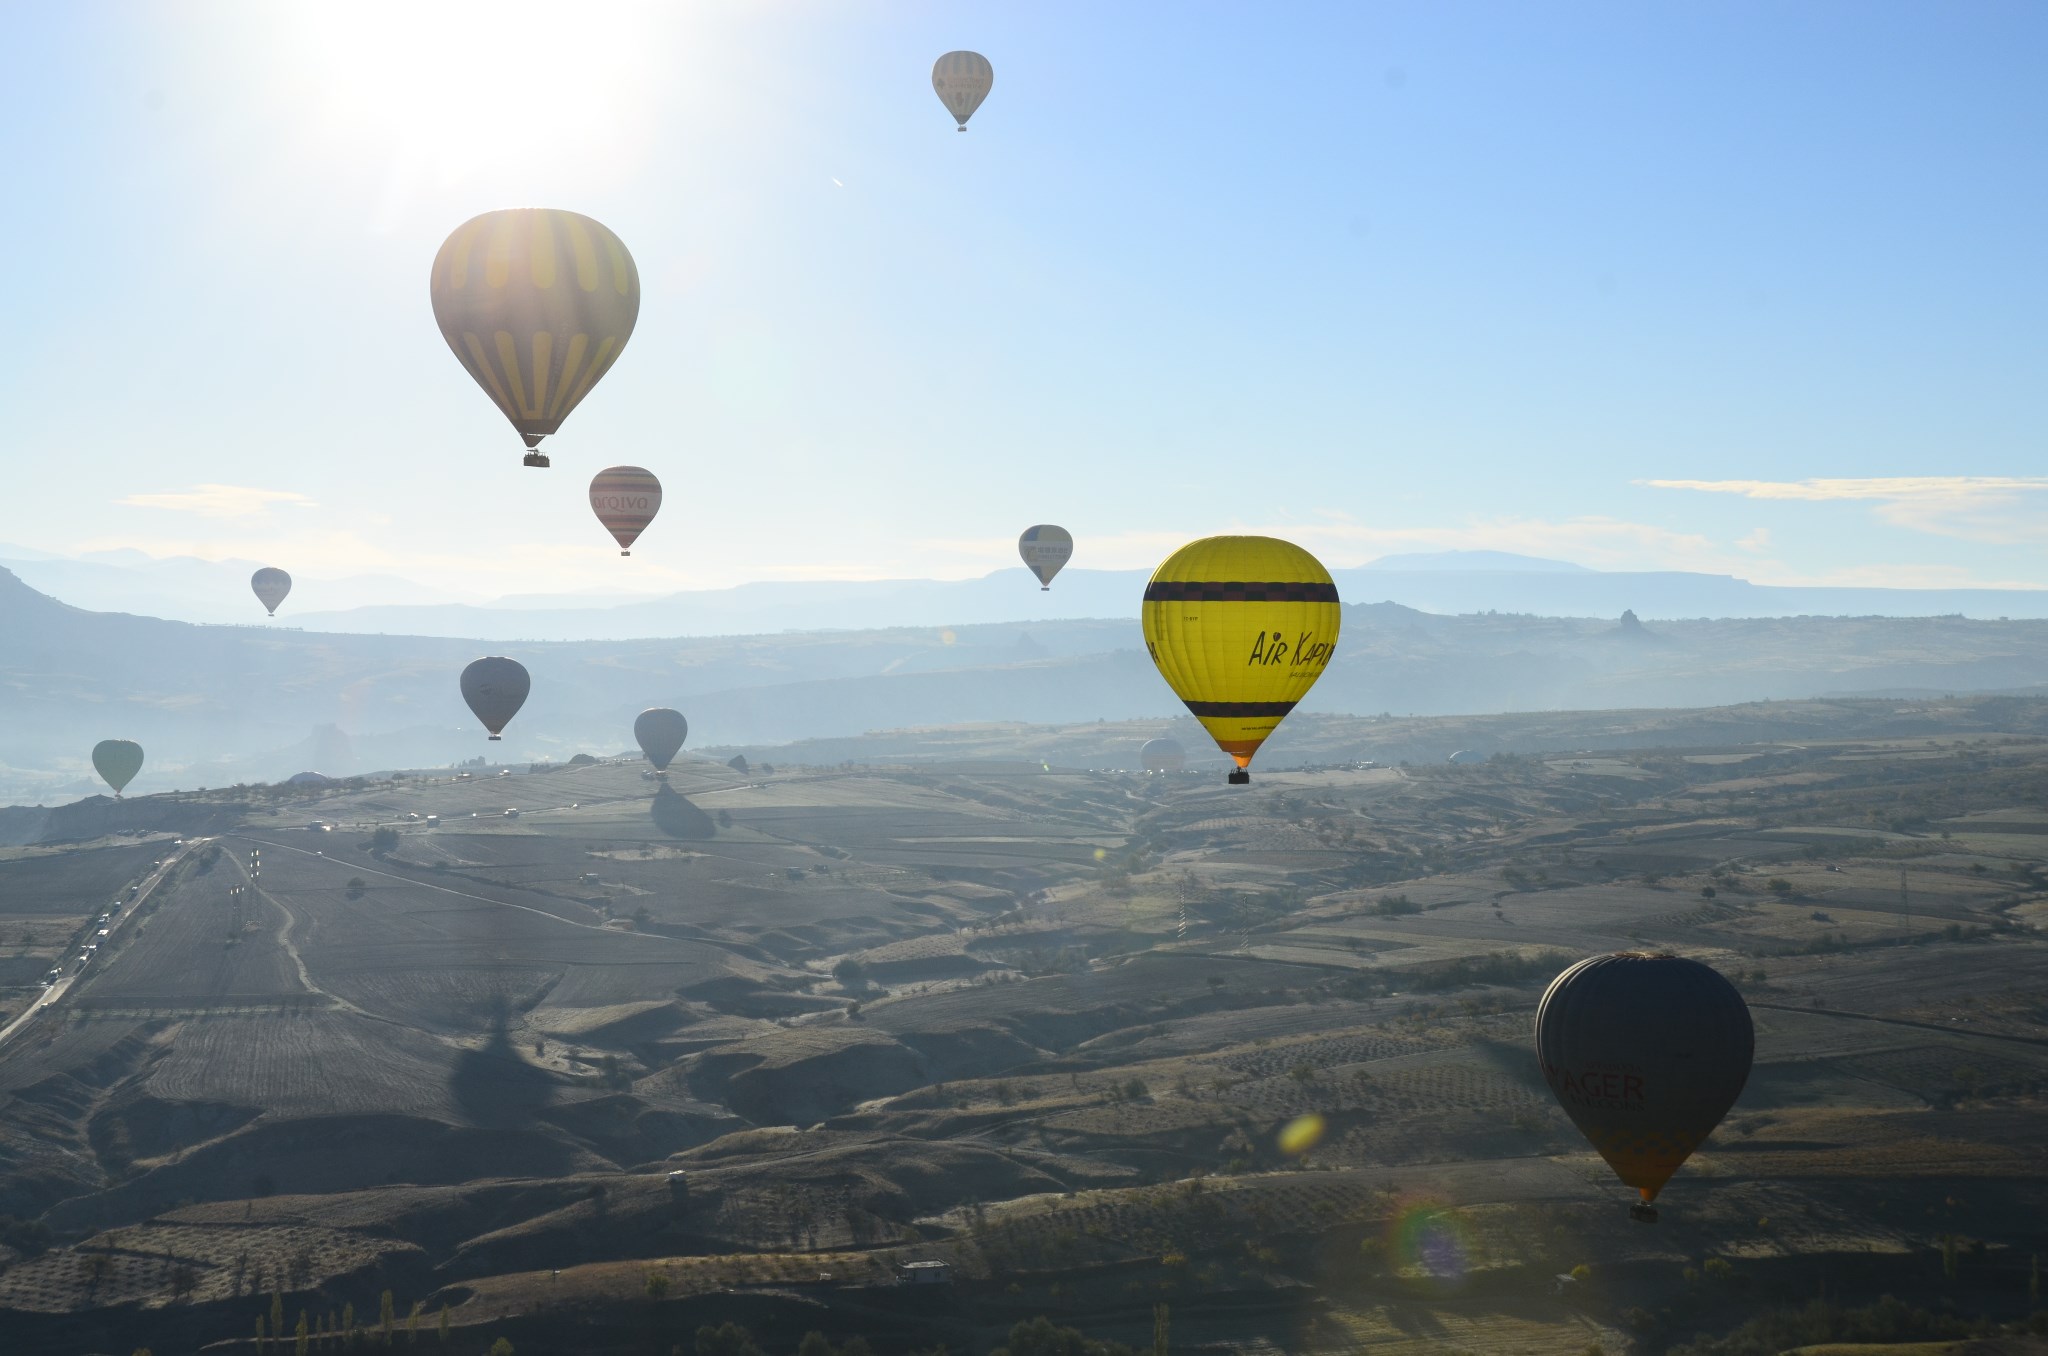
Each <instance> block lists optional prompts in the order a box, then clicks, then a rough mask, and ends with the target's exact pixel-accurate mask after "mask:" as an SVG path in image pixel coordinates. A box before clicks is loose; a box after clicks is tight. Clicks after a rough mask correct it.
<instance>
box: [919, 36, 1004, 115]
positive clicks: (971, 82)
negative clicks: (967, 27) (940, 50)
mask: <svg viewBox="0 0 2048 1356" xmlns="http://www.w3.org/2000/svg"><path fill="white" fill-rule="evenodd" d="M995 83H996V69H995V67H993V66H991V65H989V64H988V58H987V57H985V56H983V55H982V54H981V53H979V52H948V53H946V54H945V55H944V56H942V57H940V58H939V59H938V60H937V61H935V62H933V63H932V89H933V90H935V91H936V92H937V93H938V96H939V102H940V103H942V104H944V105H945V106H946V111H947V112H948V113H951V114H952V115H953V121H955V122H957V123H959V124H960V130H961V131H963V132H964V131H966V130H967V120H968V119H969V118H971V117H973V116H974V110H975V109H977V108H980V107H981V101H982V100H983V99H986V98H988V92H989V91H990V90H991V89H993V88H994V87H995Z"/></svg>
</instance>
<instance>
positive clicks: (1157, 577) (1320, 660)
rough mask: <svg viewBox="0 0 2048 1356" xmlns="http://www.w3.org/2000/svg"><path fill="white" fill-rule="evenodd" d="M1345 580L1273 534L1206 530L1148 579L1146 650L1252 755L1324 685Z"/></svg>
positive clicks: (1245, 778) (1213, 723)
mask: <svg viewBox="0 0 2048 1356" xmlns="http://www.w3.org/2000/svg"><path fill="white" fill-rule="evenodd" d="M1342 614H1343V609H1342V607H1341V606H1340V605H1339V604H1338V602H1337V586H1336V585H1335V584H1334V583H1332V582H1331V581H1330V572H1329V571H1328V570H1325V569H1324V568H1323V566H1322V563H1321V562H1320V561H1318V560H1317V559H1316V558H1315V557H1314V556H1312V555H1310V554H1309V553H1308V552H1306V551H1304V550H1302V549H1301V548H1300V547H1299V546H1296V545H1294V544H1293V543H1292V542H1285V541H1280V540H1278V539H1277V538H1274V537H1204V538H1202V540H1200V541H1194V542H1189V543H1188V544H1187V545H1186V546H1183V547H1181V548H1180V550H1178V551H1175V552H1174V553H1173V554H1172V555H1170V556H1168V557H1167V558H1166V561H1165V563H1163V564H1162V565H1160V567H1159V568H1158V569H1157V570H1154V571H1153V572H1152V581H1151V582H1150V583H1149V584H1147V585H1145V604H1144V607H1143V609H1142V618H1143V621H1144V627H1145V648H1146V649H1147V650H1149V651H1151V654H1152V662H1153V663H1154V664H1157V665H1158V666H1159V674H1160V676H1161V677H1163V678H1164V679H1166V685H1167V686H1168V687H1170V688H1172V689H1173V691H1174V694H1175V695H1176V696H1178V697H1179V698H1180V699H1181V700H1182V701H1184V702H1186V703H1187V707H1188V710H1190V711H1192V712H1194V714H1195V719H1197V720H1199V721H1201V722H1202V728H1204V729H1206V730H1207V731H1208V732H1209V734H1210V736H1211V737H1212V738H1214V739H1215V741H1216V747H1218V748H1220V749H1222V750H1223V751H1224V752H1225V753H1227V754H1229V755H1230V756H1231V757H1232V758H1234V759H1236V760H1237V770H1236V771H1234V772H1232V773H1231V774H1230V782H1231V784H1232V785H1235V786H1242V785H1244V784H1245V783H1247V782H1249V781H1251V779H1252V777H1251V773H1250V772H1248V771H1247V770H1246V769H1247V768H1249V767H1250V766H1251V761H1252V755H1253V754H1255V753H1257V752H1258V750H1259V745H1261V744H1263V743H1264V742H1265V741H1266V737H1267V736H1268V735H1270V734H1272V733H1273V730H1274V728H1275V727H1277V726H1278V725H1279V724H1280V722H1281V720H1282V719H1284V718H1285V717H1286V715H1287V713H1288V712H1289V711H1292V710H1293V709H1294V705H1295V703H1296V702H1298V701H1300V700H1301V699H1302V698H1303V697H1304V696H1306V695H1307V694H1308V690H1309V689H1310V688H1311V687H1314V686H1315V681H1316V679H1318V678H1320V677H1322V676H1323V670H1324V669H1326V668H1328V667H1329V665H1330V656H1331V655H1332V654H1333V653H1335V651H1336V649H1337V630H1338V627H1339V626H1340V625H1341V624H1342V621H1343V615H1342Z"/></svg>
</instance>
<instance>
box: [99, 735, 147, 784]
mask: <svg viewBox="0 0 2048 1356" xmlns="http://www.w3.org/2000/svg"><path fill="white" fill-rule="evenodd" d="M92 766H93V770H94V771H96V772H98V773H99V774H100V776H101V777H102V778H104V779H105V781H106V783H107V785H108V786H111V787H113V788H114V794H115V795H117V796H118V795H120V794H121V790H122V788H123V787H125V786H127V785H128V783H130V782H132V781H134V780H135V774H136V773H138V772H140V771H142V745H140V744H138V743H136V742H135V741H134V740H132V739H102V740H101V741H100V742H99V743H97V744H95V745H93V746H92Z"/></svg>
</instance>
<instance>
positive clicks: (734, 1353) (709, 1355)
mask: <svg viewBox="0 0 2048 1356" xmlns="http://www.w3.org/2000/svg"><path fill="white" fill-rule="evenodd" d="M697 1356H764V1354H763V1352H762V1351H761V1348H760V1347H759V1346H757V1345H756V1344H755V1342H754V1334H752V1333H750V1332H748V1331H747V1330H746V1329H745V1328H742V1327H741V1326H740V1325H739V1324H737V1323H734V1322H731V1321H730V1320H728V1321H726V1322H724V1323H721V1324H720V1325H719V1326H717V1327H715V1328H714V1327H712V1326H711V1325H710V1324H709V1323H706V1324H704V1325H703V1326H702V1327H700V1328H698V1329H697Z"/></svg>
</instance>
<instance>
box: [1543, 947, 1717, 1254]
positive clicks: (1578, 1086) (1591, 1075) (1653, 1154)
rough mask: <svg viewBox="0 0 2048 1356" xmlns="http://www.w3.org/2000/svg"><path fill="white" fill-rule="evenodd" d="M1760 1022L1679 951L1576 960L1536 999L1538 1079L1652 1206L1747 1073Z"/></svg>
mask: <svg viewBox="0 0 2048 1356" xmlns="http://www.w3.org/2000/svg"><path fill="white" fill-rule="evenodd" d="M1755 1050H1756V1030H1755V1028H1754V1026H1752V1025H1751V1023H1750V1019H1749V1005H1748V1004H1746V1003H1744V1002H1743V1001H1742V995H1741V994H1739V993H1737V992H1736V991H1735V986H1734V985H1733V984H1730V983H1729V982H1728V981H1727V980H1726V979H1724V978H1722V977H1721V975H1720V973H1719V972H1718V971H1716V970H1714V969H1712V968H1711V967H1709V966H1705V965H1702V964H1700V963H1699V962H1698V961H1694V960H1686V959H1685V958H1683V957H1681V956H1666V955H1651V954H1649V953H1646V952H1639V951H1622V952H1616V953H1614V954H1612V955H1607V956H1594V957H1591V958H1590V959H1587V960H1582V961H1580V962H1579V963H1578V964H1577V965H1574V966H1572V967H1571V968H1570V969H1568V970H1566V971H1565V972H1564V973H1563V974H1561V975H1559V976H1558V977H1557V978H1556V979H1554V980H1552V981H1551V982H1550V988H1549V989H1547V990H1546V991H1545V992H1544V994H1543V1001H1542V1002H1541V1003H1539V1004H1537V1006H1536V1058H1537V1060H1538V1062H1539V1063H1540V1064H1541V1065H1542V1068H1543V1078H1544V1081H1546V1082H1547V1083H1549V1084H1550V1091H1551V1092H1552V1093H1553V1094H1554V1095H1555V1096H1556V1098H1557V1100H1558V1103H1559V1104H1560V1105H1562V1106H1563V1107H1564V1110H1565V1114H1566V1115H1568V1116H1570V1117H1571V1118H1572V1123H1573V1124H1574V1125H1576V1126H1578V1127H1579V1133H1581V1134H1583V1135H1584V1136H1585V1137H1586V1138H1587V1139H1588V1140H1589V1141H1591V1143H1592V1145H1593V1147H1594V1148H1595V1149H1596V1150H1598V1151H1599V1153H1600V1156H1601V1157H1602V1158H1604V1159H1606V1160H1607V1165H1608V1166H1609V1167H1611V1168H1613V1169H1614V1175H1615V1176H1617V1177H1619V1178H1620V1179H1621V1180H1622V1181H1623V1182H1625V1183H1627V1184H1628V1185H1629V1186H1632V1187H1634V1188H1635V1189H1636V1190H1637V1191H1638V1192H1639V1193H1640V1194H1641V1196H1642V1199H1641V1200H1640V1201H1638V1202H1637V1203H1636V1204H1635V1205H1634V1206H1633V1207H1631V1209H1630V1210H1629V1214H1630V1216H1631V1217H1632V1218H1634V1219H1638V1220H1641V1221H1643V1222H1645V1223H1653V1222H1655V1220H1656V1218H1657V1212H1656V1211H1655V1210H1653V1209H1651V1208H1650V1202H1651V1201H1653V1200H1655V1199H1656V1197H1657V1193H1658V1191H1660V1190H1661V1189H1662V1188H1663V1186H1664V1184H1665V1183H1666V1182H1667V1181H1669V1180H1670V1179H1671V1174H1672V1173H1674V1172H1677V1171H1678V1168H1679V1165H1680V1164H1681V1163H1683V1162H1685V1160H1686V1159H1687V1158H1688V1157H1690V1156H1691V1155H1692V1152H1693V1150H1695V1149H1697V1148H1698V1147H1699V1146H1700V1145H1701V1144H1702V1143H1704V1142H1705V1140H1706V1138H1707V1136H1708V1134H1710V1133H1711V1132H1712V1131H1713V1129H1714V1127H1715V1126H1716V1125H1719V1124H1720V1123H1721V1118H1722V1117H1723V1116H1725V1115H1727V1114H1728V1108H1729V1107H1731V1106H1733V1105H1735V1099H1736V1098H1737V1097H1738V1096H1740V1095H1741V1093H1742V1085H1743V1084H1744V1083H1745V1082H1747V1081H1748V1079H1749V1065H1750V1060H1751V1058H1752V1056H1753V1055H1754V1053H1755Z"/></svg>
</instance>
